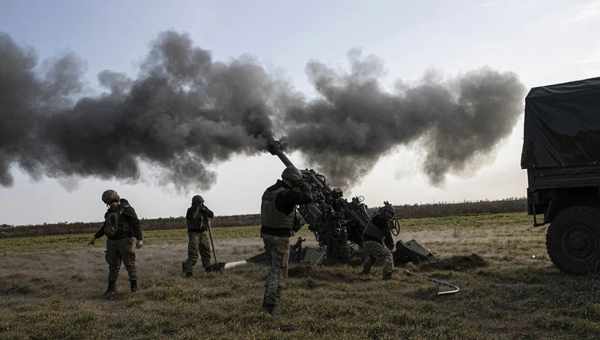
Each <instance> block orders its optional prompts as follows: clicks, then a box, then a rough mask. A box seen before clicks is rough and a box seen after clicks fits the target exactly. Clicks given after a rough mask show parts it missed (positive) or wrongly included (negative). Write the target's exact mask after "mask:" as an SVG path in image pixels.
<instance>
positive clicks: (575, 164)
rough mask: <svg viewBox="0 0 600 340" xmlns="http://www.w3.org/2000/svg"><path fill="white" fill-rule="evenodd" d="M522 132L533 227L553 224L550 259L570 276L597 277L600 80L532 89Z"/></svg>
mask: <svg viewBox="0 0 600 340" xmlns="http://www.w3.org/2000/svg"><path fill="white" fill-rule="evenodd" d="M524 132H525V134H524V140H523V150H522V155H521V168H523V169H527V177H528V188H527V205H528V213H529V214H530V215H533V224H534V225H535V226H542V225H546V224H548V223H549V224H550V225H549V226H548V229H547V232H546V247H547V250H548V255H549V256H550V259H551V260H552V262H553V263H554V264H555V265H556V266H557V267H558V268H559V269H560V270H561V271H563V272H566V273H570V274H590V273H598V272H599V271H600V78H592V79H585V80H580V81H573V82H568V83H562V84H556V85H549V86H541V87H535V88H532V89H531V90H530V91H529V93H528V94H527V97H526V99H525V131H524ZM542 215H543V216H542Z"/></svg>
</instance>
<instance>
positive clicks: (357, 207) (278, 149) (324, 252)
mask: <svg viewBox="0 0 600 340" xmlns="http://www.w3.org/2000/svg"><path fill="white" fill-rule="evenodd" d="M284 148H285V146H284V145H283V144H282V143H281V142H280V141H277V140H274V139H273V140H271V141H269V143H268V144H267V150H268V151H269V152H270V153H271V154H272V155H275V156H277V157H279V159H280V160H281V161H282V162H283V164H284V165H285V166H286V167H292V168H295V169H297V170H298V171H299V172H300V173H301V174H302V178H303V182H304V185H305V186H306V187H307V189H309V190H310V191H311V193H312V196H313V202H312V203H310V204H304V205H300V207H299V209H298V210H299V212H300V214H301V215H302V217H303V218H304V220H305V221H306V223H307V224H308V225H309V230H310V231H312V232H313V233H314V235H315V238H316V240H317V242H318V243H319V252H318V254H320V255H317V256H316V259H314V260H313V262H322V261H326V262H328V263H335V262H349V261H350V259H351V258H352V257H354V255H356V253H357V251H358V250H359V249H360V248H361V247H362V242H363V240H362V235H363V231H364V230H365V228H366V227H367V226H368V225H369V223H371V216H370V214H369V211H368V207H367V205H366V204H364V203H363V198H362V197H359V196H357V197H353V198H352V199H351V200H350V201H348V200H346V199H345V198H344V197H343V194H342V191H341V190H339V189H337V188H332V187H331V186H329V184H328V183H327V179H326V178H325V176H324V175H322V174H320V173H318V172H316V171H315V170H313V169H304V170H300V169H298V168H296V166H295V165H294V164H293V163H292V162H291V161H290V159H289V158H288V157H287V156H286V155H285V154H284V152H283V151H284ZM301 243H302V240H301V239H299V242H298V243H297V244H296V245H294V246H292V247H291V253H290V259H293V260H296V261H298V260H301V259H303V258H304V253H302V252H303V248H302V245H301Z"/></svg>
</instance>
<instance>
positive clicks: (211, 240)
mask: <svg viewBox="0 0 600 340" xmlns="http://www.w3.org/2000/svg"><path fill="white" fill-rule="evenodd" d="M210 225H211V221H210V219H209V220H208V223H207V227H208V238H209V240H210V248H211V249H212V253H213V258H214V259H215V261H214V262H215V263H214V264H213V265H212V266H215V267H216V266H217V265H218V263H219V261H217V253H216V252H215V244H214V242H213V237H212V228H211V227H210Z"/></svg>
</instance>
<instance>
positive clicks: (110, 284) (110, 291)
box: [104, 281, 117, 299]
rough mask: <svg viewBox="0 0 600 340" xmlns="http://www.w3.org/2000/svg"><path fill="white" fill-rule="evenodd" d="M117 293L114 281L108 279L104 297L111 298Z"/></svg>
mask: <svg viewBox="0 0 600 340" xmlns="http://www.w3.org/2000/svg"><path fill="white" fill-rule="evenodd" d="M116 293H117V286H116V281H108V288H106V291H105V292H104V297H105V298H107V299H112V298H113V297H114V296H115V294H116Z"/></svg>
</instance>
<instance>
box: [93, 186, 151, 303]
mask: <svg viewBox="0 0 600 340" xmlns="http://www.w3.org/2000/svg"><path fill="white" fill-rule="evenodd" d="M102 202H104V203H105V204H106V205H107V206H108V210H107V211H106V213H105V214H104V223H103V224H102V226H101V227H100V229H99V230H98V232H96V234H95V235H94V237H93V238H92V240H91V241H90V245H93V244H94V242H95V241H96V239H98V238H100V237H102V236H104V235H106V262H107V263H108V288H107V289H106V292H104V295H105V296H106V297H107V298H112V297H113V296H114V294H115V293H116V282H117V277H118V276H119V270H120V268H121V262H123V263H124V264H125V268H126V269H127V273H128V274H129V284H130V289H131V291H132V292H135V291H137V288H138V285H137V282H138V281H137V280H138V278H137V271H136V268H135V248H138V249H139V248H141V247H142V245H143V235H142V229H141V227H140V221H139V219H138V217H137V215H136V213H135V210H134V209H133V207H132V206H131V205H129V202H128V201H127V200H126V199H124V198H120V197H119V194H117V192H116V191H114V190H106V191H105V192H104V193H102Z"/></svg>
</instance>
